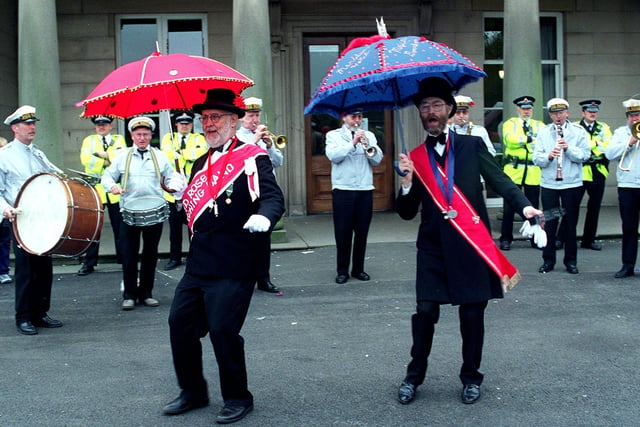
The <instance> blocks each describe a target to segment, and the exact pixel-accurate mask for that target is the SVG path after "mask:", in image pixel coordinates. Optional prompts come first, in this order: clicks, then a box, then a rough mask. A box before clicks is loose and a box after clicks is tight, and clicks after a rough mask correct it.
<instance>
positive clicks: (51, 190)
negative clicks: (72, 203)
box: [14, 174, 69, 254]
mask: <svg viewBox="0 0 640 427" xmlns="http://www.w3.org/2000/svg"><path fill="white" fill-rule="evenodd" d="M16 205H17V207H18V209H19V212H18V214H17V216H16V220H15V224H14V229H15V230H16V231H17V235H16V239H17V240H18V242H19V243H20V244H21V246H22V247H23V249H25V250H26V251H27V252H31V253H34V254H44V253H46V252H48V251H50V250H51V249H53V247H54V246H55V245H56V244H57V243H58V241H59V239H60V236H62V235H63V234H64V231H65V228H66V226H67V219H68V211H69V200H68V192H67V188H66V186H65V185H64V184H63V182H62V181H61V180H60V178H58V177H57V176H55V175H52V174H41V175H36V176H34V177H32V178H30V180H28V181H27V182H26V183H25V184H24V186H23V187H22V189H21V190H20V194H18V200H16Z"/></svg>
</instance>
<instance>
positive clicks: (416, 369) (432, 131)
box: [397, 77, 542, 404]
mask: <svg viewBox="0 0 640 427" xmlns="http://www.w3.org/2000/svg"><path fill="white" fill-rule="evenodd" d="M451 92H452V90H451V86H449V83H448V82H447V81H445V80H443V79H440V78H435V77H431V78H427V79H424V80H423V81H422V82H420V85H419V91H418V93H417V94H416V95H415V96H414V98H413V101H414V103H415V105H416V107H417V108H418V111H419V112H420V119H421V121H422V126H423V128H424V130H425V131H426V132H427V138H426V141H425V143H424V144H421V145H419V146H418V147H417V148H416V149H414V150H413V151H411V153H410V154H409V155H405V154H400V161H399V165H398V166H399V168H400V169H401V170H403V171H406V172H408V173H407V175H406V176H404V177H403V178H402V188H401V190H400V192H399V195H398V198H397V210H398V213H399V214H400V216H401V217H402V218H403V219H406V220H410V219H413V218H414V217H415V215H416V214H417V213H418V210H419V209H420V205H422V210H421V212H422V218H421V221H420V228H419V230H418V240H417V247H418V253H417V273H416V301H417V307H416V313H415V314H414V315H413V316H412V318H411V325H412V328H411V333H412V337H413V346H412V347H411V361H410V363H409V365H408V366H407V373H406V376H405V378H404V381H403V382H402V384H401V385H400V388H399V390H398V400H399V401H400V403H402V404H408V403H410V402H411V401H413V399H414V397H415V395H416V389H417V387H418V386H419V385H421V384H422V383H423V381H424V379H425V376H426V372H427V365H428V358H429V354H430V353H431V345H432V341H433V335H434V329H435V324H436V323H437V322H438V319H439V317H440V306H441V305H443V304H452V305H458V306H459V309H458V311H459V316H460V332H461V335H462V360H463V363H462V367H461V369H460V380H461V382H462V385H463V388H462V394H461V398H462V402H463V403H466V404H471V403H475V402H476V401H477V400H478V399H479V398H480V385H481V384H482V380H483V374H482V373H480V371H479V369H480V362H481V359H482V347H483V341H484V311H485V308H486V307H487V301H488V300H490V299H493V298H502V296H503V290H502V286H504V287H506V288H510V287H512V286H514V285H515V283H517V281H518V280H519V278H520V274H519V273H518V271H517V270H516V269H515V267H513V266H512V265H511V264H510V263H509V261H508V260H507V259H506V258H505V257H504V255H503V254H502V252H500V250H499V249H498V247H497V246H496V245H495V243H494V241H493V239H492V238H491V234H490V232H489V214H488V212H487V208H486V206H485V202H484V197H483V194H482V186H481V185H480V176H483V177H484V179H485V182H486V183H487V185H488V186H489V187H491V188H492V189H494V190H495V191H496V192H497V193H498V194H500V195H501V196H502V197H504V198H505V200H507V201H509V202H511V203H512V204H513V206H514V208H515V209H516V210H517V211H518V212H521V213H522V215H523V217H527V218H530V217H533V216H536V215H540V214H541V213H542V212H540V211H539V210H537V209H535V208H533V207H532V206H530V202H529V201H528V200H527V199H526V197H525V196H524V195H523V194H522V192H521V191H520V190H519V189H518V187H517V186H516V185H515V184H514V183H513V182H512V181H511V180H510V179H509V177H508V176H506V175H505V174H504V173H503V172H502V171H501V170H500V166H499V165H498V164H497V163H496V161H495V160H494V159H493V157H492V156H491V154H490V153H489V151H488V150H487V149H486V147H485V145H484V142H483V141H482V139H481V138H478V137H476V136H470V135H458V134H456V133H454V132H453V131H451V129H450V127H449V126H447V118H448V117H452V116H453V115H454V114H455V111H456V103H455V101H454V99H453V96H452V94H451ZM461 262H462V264H461ZM501 284H502V286H501Z"/></svg>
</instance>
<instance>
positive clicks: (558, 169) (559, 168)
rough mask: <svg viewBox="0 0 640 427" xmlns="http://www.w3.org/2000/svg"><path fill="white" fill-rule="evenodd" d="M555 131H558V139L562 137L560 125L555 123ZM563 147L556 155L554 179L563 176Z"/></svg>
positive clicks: (559, 178)
mask: <svg viewBox="0 0 640 427" xmlns="http://www.w3.org/2000/svg"><path fill="white" fill-rule="evenodd" d="M556 131H557V132H558V139H561V138H562V137H563V133H562V126H561V125H556ZM563 151H564V150H563V149H562V148H561V149H560V154H559V155H558V157H556V161H557V166H556V181H562V180H563V179H564V178H563V177H562V153H563Z"/></svg>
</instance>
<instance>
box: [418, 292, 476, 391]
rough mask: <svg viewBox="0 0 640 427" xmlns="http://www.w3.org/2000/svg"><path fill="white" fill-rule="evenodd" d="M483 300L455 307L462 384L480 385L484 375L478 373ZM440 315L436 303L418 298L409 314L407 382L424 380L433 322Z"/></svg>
mask: <svg viewBox="0 0 640 427" xmlns="http://www.w3.org/2000/svg"><path fill="white" fill-rule="evenodd" d="M486 308H487V301H482V302H478V303H472V304H461V305H460V306H459V307H458V317H459V319H460V335H461V337H462V367H461V368H460V374H459V376H460V381H461V382H462V384H464V385H467V384H477V385H480V384H482V380H483V378H484V375H483V374H482V373H480V371H479V369H480V363H481V362H482V346H483V344H484V310H485V309H486ZM439 318H440V303H437V302H433V301H418V307H417V312H416V313H415V314H414V315H413V316H412V317H411V334H412V336H413V346H412V347H411V362H409V365H408V366H407V376H406V377H405V381H408V382H410V383H412V384H414V385H416V386H418V385H420V384H422V383H423V382H424V378H425V376H426V374H427V366H428V359H429V354H431V345H432V343H433V334H434V331H435V324H436V323H438V319H439Z"/></svg>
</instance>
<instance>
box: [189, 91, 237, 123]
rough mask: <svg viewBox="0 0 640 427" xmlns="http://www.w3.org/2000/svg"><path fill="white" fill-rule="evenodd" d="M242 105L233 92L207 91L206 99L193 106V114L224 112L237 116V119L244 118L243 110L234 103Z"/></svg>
mask: <svg viewBox="0 0 640 427" xmlns="http://www.w3.org/2000/svg"><path fill="white" fill-rule="evenodd" d="M238 102H240V103H242V100H241V99H239V98H238V97H237V96H236V94H235V93H233V91H231V90H229V89H209V90H208V91H207V97H206V98H205V100H204V102H202V103H201V104H195V105H194V106H193V112H194V113H197V114H201V113H202V110H211V109H214V110H224V111H229V112H231V113H234V114H237V115H238V117H244V113H245V111H244V109H243V108H240V107H239V106H238V105H237V104H236V103H238Z"/></svg>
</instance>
